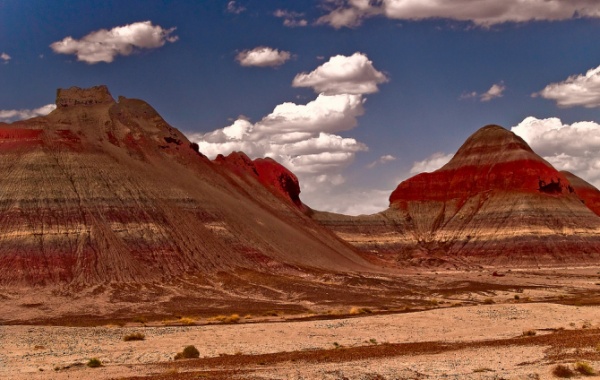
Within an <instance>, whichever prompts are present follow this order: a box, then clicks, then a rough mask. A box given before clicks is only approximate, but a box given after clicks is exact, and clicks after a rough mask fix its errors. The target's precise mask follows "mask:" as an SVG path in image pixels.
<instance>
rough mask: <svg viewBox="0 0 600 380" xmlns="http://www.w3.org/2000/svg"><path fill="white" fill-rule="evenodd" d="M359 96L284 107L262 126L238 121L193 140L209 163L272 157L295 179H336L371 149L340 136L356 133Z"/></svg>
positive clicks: (360, 104)
mask: <svg viewBox="0 0 600 380" xmlns="http://www.w3.org/2000/svg"><path fill="white" fill-rule="evenodd" d="M363 112H364V110H363V99H362V97H361V96H360V95H349V94H340V95H319V96H318V97H317V98H316V99H315V100H313V101H311V102H308V103H307V104H295V103H283V104H280V105H278V106H276V107H275V109H274V110H273V112H271V113H270V114H268V115H266V116H265V117H263V118H262V120H260V121H258V122H256V123H251V122H250V121H248V120H245V119H237V120H236V121H235V122H234V123H233V124H231V125H229V126H227V127H225V128H222V129H217V130H215V131H213V132H209V133H205V134H192V135H190V136H189V137H190V139H191V140H192V141H195V142H197V143H198V145H199V147H200V151H201V152H202V153H204V154H205V155H207V156H208V157H210V158H214V157H216V156H217V155H218V154H225V155H226V154H229V153H231V152H234V151H238V150H241V151H243V152H245V153H246V154H247V155H249V156H250V157H253V158H256V157H271V158H273V159H275V160H277V161H278V162H280V163H281V164H283V165H284V166H286V167H288V168H289V169H290V170H292V171H293V172H294V173H295V174H297V175H299V176H301V174H306V173H310V174H316V173H319V174H332V173H333V172H338V171H339V170H340V169H341V168H343V167H345V166H347V165H348V164H350V163H351V162H352V161H353V160H354V156H355V154H356V152H360V151H364V150H366V149H367V147H366V146H365V145H364V144H362V143H360V142H358V141H357V140H355V139H352V138H344V137H341V136H339V135H337V134H335V133H336V132H340V131H345V130H349V129H352V128H354V127H355V126H356V124H357V120H356V118H357V117H359V116H360V115H362V114H363Z"/></svg>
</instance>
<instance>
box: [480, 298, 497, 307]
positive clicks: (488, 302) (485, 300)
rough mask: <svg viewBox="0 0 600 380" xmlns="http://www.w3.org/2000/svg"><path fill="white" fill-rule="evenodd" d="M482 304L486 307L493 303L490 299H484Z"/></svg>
mask: <svg viewBox="0 0 600 380" xmlns="http://www.w3.org/2000/svg"><path fill="white" fill-rule="evenodd" d="M483 303H484V304H486V305H491V304H494V303H495V302H494V300H493V299H491V298H486V299H484V300H483Z"/></svg>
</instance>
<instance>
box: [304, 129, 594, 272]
mask: <svg viewBox="0 0 600 380" xmlns="http://www.w3.org/2000/svg"><path fill="white" fill-rule="evenodd" d="M574 178H576V177H574V176H573V175H570V174H565V173H561V172H558V171H557V170H556V169H554V168H553V167H552V166H551V165H550V164H549V163H548V162H546V161H545V160H543V159H542V158H541V157H539V156H538V155H536V154H535V153H534V152H533V151H532V150H531V148H530V147H529V146H528V145H527V144H526V143H525V142H524V141H523V140H522V139H521V138H519V137H518V136H516V135H515V134H513V133H512V132H509V131H507V130H505V129H504V128H501V127H498V126H487V127H484V128H482V129H480V130H479V131H477V132H476V133H475V134H473V135H472V136H471V137H469V139H467V141H466V142H465V143H464V144H463V146H462V147H461V148H460V149H459V150H458V151H457V153H456V154H455V156H454V158H453V159H452V160H451V161H450V162H448V163H447V164H446V165H444V166H443V167H442V168H440V169H439V170H437V171H435V172H433V173H422V174H419V175H417V176H415V177H412V178H410V179H408V180H406V181H404V182H402V183H401V184H399V185H398V187H397V188H396V190H394V192H393V193H392V194H391V196H390V207H389V209H388V210H386V211H384V212H381V213H379V214H375V215H371V216H362V217H344V216H338V215H334V214H328V213H316V214H315V216H314V218H315V219H316V220H318V221H319V222H320V223H322V224H323V225H326V226H327V227H329V228H331V229H333V230H334V231H336V233H337V234H338V235H339V236H340V237H342V238H344V239H346V240H347V241H349V242H350V243H352V244H354V245H355V246H357V247H358V248H360V249H362V250H363V252H364V253H365V255H366V256H367V257H369V258H370V259H371V260H372V261H383V262H386V263H388V264H389V263H392V264H398V263H413V264H433V265H440V264H445V263H448V264H450V265H462V264H472V263H476V264H493V265H554V264H559V263H585V262H590V261H594V260H597V259H598V258H600V218H599V217H598V215H596V214H595V213H594V211H596V210H597V204H598V199H600V198H598V197H597V195H596V193H595V192H594V189H593V187H592V186H591V185H589V184H586V183H581V182H579V181H581V180H579V181H574ZM571 181H574V182H576V183H573V184H572V183H571ZM582 182H583V181H582ZM596 191H597V190H596ZM588 206H589V207H588ZM595 207H596V209H595ZM596 212H597V211H596Z"/></svg>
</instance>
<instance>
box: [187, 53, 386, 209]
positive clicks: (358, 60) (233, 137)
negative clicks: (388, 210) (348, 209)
mask: <svg viewBox="0 0 600 380" xmlns="http://www.w3.org/2000/svg"><path fill="white" fill-rule="evenodd" d="M334 58H336V59H333V58H332V59H331V60H330V61H329V62H327V63H325V64H323V65H322V66H320V67H318V68H317V69H316V70H315V71H313V72H312V73H311V74H301V76H302V78H304V77H306V78H310V81H311V84H310V85H309V84H307V86H309V87H314V88H315V89H316V90H317V87H318V88H319V89H322V90H323V91H320V90H317V91H318V92H319V95H317V97H316V98H315V99H314V100H311V101H308V102H306V103H305V104H298V103H293V102H285V103H282V104H279V105H277V106H275V107H274V109H273V111H272V112H271V113H269V114H268V115H266V116H264V117H263V118H262V119H260V120H259V121H257V122H251V121H249V120H247V119H246V118H243V117H238V119H237V120H235V121H234V122H233V123H232V124H231V125H229V126H227V127H224V128H221V129H217V130H215V131H212V132H209V133H195V134H189V136H188V137H189V138H190V140H191V141H194V142H197V143H198V145H199V148H200V151H201V152H202V153H204V154H205V155H207V156H208V157H209V158H214V157H216V156H217V155H218V154H223V155H227V154H229V153H231V152H233V151H243V152H245V153H246V154H247V155H248V156H250V157H251V158H257V157H271V158H273V159H275V160H276V161H278V162H279V163H281V164H282V165H284V166H285V167H287V168H288V169H290V170H291V171H292V172H294V173H295V174H296V175H297V176H298V178H299V179H300V185H301V188H302V193H303V199H304V200H305V201H307V203H308V204H309V205H310V204H311V202H313V201H314V202H321V201H323V202H326V200H328V202H329V206H323V208H325V209H329V210H332V209H333V205H334V204H335V203H336V202H337V201H336V200H332V199H333V198H335V197H333V196H332V197H327V196H325V194H326V191H330V190H331V189H332V188H335V187H339V186H340V185H341V184H343V183H344V181H345V178H344V176H343V175H342V171H343V169H344V168H346V167H347V166H348V165H350V164H351V163H352V162H353V161H354V158H355V156H356V154H357V153H358V152H361V151H367V150H368V148H367V146H366V145H365V144H363V143H361V142H360V141H357V140H356V139H354V138H349V137H343V136H341V135H339V133H340V132H343V131H348V130H351V129H353V128H355V127H356V126H357V123H358V121H357V119H358V117H360V116H361V115H363V113H364V102H365V98H364V94H367V93H371V92H374V91H376V90H377V84H379V83H383V82H384V81H386V80H387V78H385V76H384V75H383V74H381V73H379V72H378V71H376V70H375V69H374V68H373V66H372V63H371V61H369V60H368V59H367V57H366V56H364V55H363V54H360V53H357V54H355V55H353V56H351V57H344V56H337V57H334ZM346 63H350V65H346ZM323 67H325V69H323ZM336 69H337V70H339V72H338V73H336V72H335V71H336ZM296 78H298V76H297V77H296ZM296 82H297V81H296V79H295V80H294V85H296ZM328 82H329V83H328ZM303 83H305V84H306V83H307V82H303ZM393 159H395V158H394V157H393V156H391V155H388V156H383V157H381V158H380V161H381V163H384V162H388V161H391V160H393ZM338 198H339V197H338ZM336 199H337V198H336ZM317 205H318V206H319V207H320V205H321V203H318V204H317ZM384 206H386V205H384Z"/></svg>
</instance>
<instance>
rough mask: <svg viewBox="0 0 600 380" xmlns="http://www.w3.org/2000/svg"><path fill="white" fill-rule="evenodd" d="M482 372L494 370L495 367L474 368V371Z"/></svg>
mask: <svg viewBox="0 0 600 380" xmlns="http://www.w3.org/2000/svg"><path fill="white" fill-rule="evenodd" d="M482 372H494V370H493V369H491V368H486V367H482V368H475V369H474V370H473V373H482Z"/></svg>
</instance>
